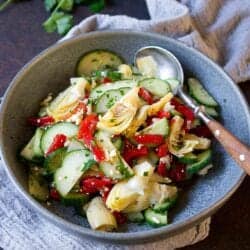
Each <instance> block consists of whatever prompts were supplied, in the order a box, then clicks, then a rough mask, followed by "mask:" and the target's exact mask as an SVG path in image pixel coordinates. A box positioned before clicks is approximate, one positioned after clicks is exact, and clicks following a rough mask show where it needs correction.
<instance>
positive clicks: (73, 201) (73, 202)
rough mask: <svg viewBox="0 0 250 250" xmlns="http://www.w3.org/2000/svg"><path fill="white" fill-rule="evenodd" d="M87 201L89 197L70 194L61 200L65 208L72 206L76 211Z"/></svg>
mask: <svg viewBox="0 0 250 250" xmlns="http://www.w3.org/2000/svg"><path fill="white" fill-rule="evenodd" d="M88 201H89V196H88V195H86V194H82V193H73V192H70V193H68V194H67V195H66V196H64V197H62V198H61V202H62V204H64V205H65V206H73V207H75V208H76V209H77V210H78V209H81V208H82V206H83V205H85V204H86V203H87V202H88Z"/></svg>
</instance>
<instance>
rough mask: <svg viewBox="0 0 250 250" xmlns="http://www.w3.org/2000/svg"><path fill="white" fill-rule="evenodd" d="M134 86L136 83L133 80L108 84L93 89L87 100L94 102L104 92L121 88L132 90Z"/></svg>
mask: <svg viewBox="0 0 250 250" xmlns="http://www.w3.org/2000/svg"><path fill="white" fill-rule="evenodd" d="M135 86H136V81H134V80H123V81H118V82H115V83H110V84H102V85H100V86H98V87H96V88H94V89H93V90H92V91H91V93H90V96H89V99H90V100H91V101H92V102H95V101H96V100H97V99H99V98H100V97H101V96H102V95H103V94H104V93H105V92H106V91H109V90H117V89H122V88H133V87H135Z"/></svg>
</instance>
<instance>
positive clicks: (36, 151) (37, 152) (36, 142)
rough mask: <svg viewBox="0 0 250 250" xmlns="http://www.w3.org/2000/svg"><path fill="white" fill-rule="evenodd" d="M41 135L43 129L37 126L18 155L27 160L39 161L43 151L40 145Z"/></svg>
mask: <svg viewBox="0 0 250 250" xmlns="http://www.w3.org/2000/svg"><path fill="white" fill-rule="evenodd" d="M42 135H43V129H41V128H37V129H36V132H35V135H34V136H33V137H32V138H31V140H30V141H29V142H28V144H27V145H26V146H25V147H24V148H23V150H22V151H21V153H20V155H21V157H22V158H24V159H25V160H27V161H32V162H41V160H42V158H43V152H42V150H41V147H40V142H41V137H42Z"/></svg>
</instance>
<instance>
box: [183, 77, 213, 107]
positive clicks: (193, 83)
mask: <svg viewBox="0 0 250 250" xmlns="http://www.w3.org/2000/svg"><path fill="white" fill-rule="evenodd" d="M188 87H189V93H190V95H191V96H192V97H193V98H194V99H195V100H196V101H197V102H199V103H201V104H203V105H205V106H209V107H218V103H217V102H216V101H215V99H214V98H213V97H212V96H211V95H210V94H209V93H208V92H207V91H206V90H205V88H204V87H203V86H202V85H201V83H200V82H199V81H198V80H197V79H195V78H189V79H188Z"/></svg>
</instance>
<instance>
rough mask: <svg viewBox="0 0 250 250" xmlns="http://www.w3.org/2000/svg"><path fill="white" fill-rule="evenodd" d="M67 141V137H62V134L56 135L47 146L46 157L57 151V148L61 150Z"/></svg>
mask: <svg viewBox="0 0 250 250" xmlns="http://www.w3.org/2000/svg"><path fill="white" fill-rule="evenodd" d="M66 140H67V136H66V135H64V134H57V135H56V136H55V137H54V139H53V141H52V143H51V145H50V146H49V148H48V150H47V152H46V155H48V154H50V153H52V152H54V151H55V150H57V149H58V148H62V147H63V146H64V143H65V142H66Z"/></svg>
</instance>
